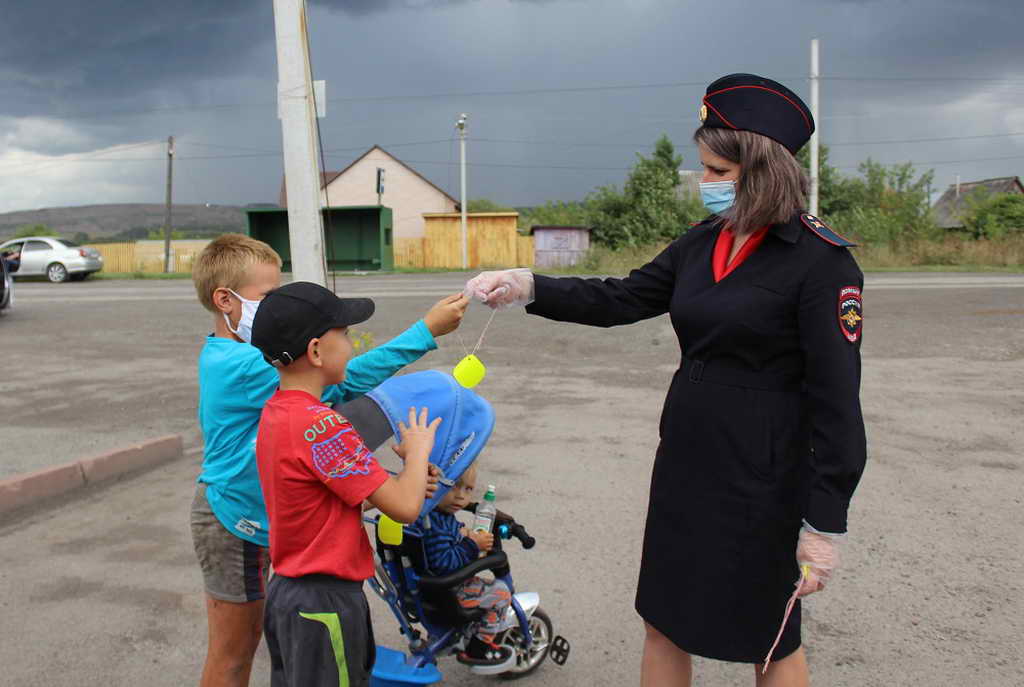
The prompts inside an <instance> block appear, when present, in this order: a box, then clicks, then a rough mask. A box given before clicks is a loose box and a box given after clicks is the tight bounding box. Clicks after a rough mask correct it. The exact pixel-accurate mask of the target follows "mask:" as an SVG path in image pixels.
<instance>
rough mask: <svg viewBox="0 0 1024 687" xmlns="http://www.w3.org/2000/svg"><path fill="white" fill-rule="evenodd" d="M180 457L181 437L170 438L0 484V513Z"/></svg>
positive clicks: (10, 478) (181, 449) (137, 445)
mask: <svg viewBox="0 0 1024 687" xmlns="http://www.w3.org/2000/svg"><path fill="white" fill-rule="evenodd" d="M182 455H183V448H182V441H181V436H180V435H178V434H171V435H168V436H164V437H159V438H157V439H153V440H152V441H147V442H145V443H142V444H136V445H134V446H129V447H127V448H123V449H120V450H117V451H111V452H110V453H104V454H102V455H99V456H94V457H92V458H83V459H82V460H78V461H75V462H73V463H65V464H64V465H58V466H56V467H52V468H44V469H42V470H36V471H35V472H29V473H27V474H24V475H15V476H14V477H8V478H7V479H2V480H0V513H8V512H10V511H14V510H18V509H20V508H24V507H25V506H29V505H32V504H34V503H37V502H39V501H42V500H44V499H49V498H52V497H54V496H59V495H60V494H65V493H67V492H69V491H73V490H75V489H80V488H81V487H84V486H86V485H90V484H96V483H98V482H103V481H105V480H108V479H112V478H114V477H118V476H120V475H123V474H125V473H128V472H134V471H135V470H141V469H142V468H147V467H152V466H154V465H158V464H160V463H163V462H166V461H168V460H172V459H174V458H180V457H181V456H182Z"/></svg>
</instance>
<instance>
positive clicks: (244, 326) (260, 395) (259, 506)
mask: <svg viewBox="0 0 1024 687" xmlns="http://www.w3.org/2000/svg"><path fill="white" fill-rule="evenodd" d="M192 279H193V282H194V283H195V287H196V293H197V296H198V297H199V302H200V303H202V305H203V307H205V308H206V309H207V310H209V311H210V312H211V313H213V317H214V333H213V334H211V335H210V336H208V337H207V339H206V344H205V345H204V346H203V349H202V351H201V352H200V354H199V425H200V428H201V429H202V433H203V441H204V454H203V465H202V470H201V472H200V474H199V478H198V480H197V481H198V484H197V488H196V494H195V499H194V501H193V503H192V510H191V526H192V540H193V545H194V546H195V550H196V556H197V558H198V559H199V565H200V568H202V571H203V582H204V587H205V590H206V596H207V599H206V609H207V619H208V625H209V641H208V647H207V656H206V662H205V665H204V667H203V676H202V680H201V683H200V685H201V687H211V686H213V685H246V684H248V681H249V672H250V670H251V668H252V661H253V656H254V655H255V653H256V647H257V646H258V645H259V641H260V636H261V631H262V622H263V604H264V596H265V592H264V590H265V588H266V579H267V567H268V561H269V554H268V548H267V547H268V545H269V540H268V532H267V529H268V526H267V511H266V505H265V504H264V501H263V494H262V491H261V490H260V482H259V474H258V471H257V467H256V452H255V444H256V433H257V429H258V426H259V420H260V413H261V412H262V410H263V406H264V404H265V402H266V401H267V399H269V398H270V397H271V396H272V395H273V394H274V392H275V391H276V390H277V386H278V383H279V378H278V373H277V370H275V369H274V368H273V367H272V366H270V365H269V364H268V363H267V362H265V361H264V359H263V355H262V353H260V351H259V350H258V349H256V348H255V347H253V346H251V345H250V344H249V341H250V338H251V334H252V331H251V327H252V322H253V317H254V316H255V314H256V309H257V307H258V306H259V302H260V300H261V299H262V298H263V296H264V295H266V293H267V292H268V291H271V290H272V289H275V288H277V287H279V286H280V285H281V258H280V257H279V256H278V255H277V253H276V252H275V251H274V250H273V249H272V248H271V247H270V246H268V245H267V244H265V243H263V242H262V241H257V240H255V239H253V238H250V237H248V236H243V235H241V234H226V235H224V236H221V237H219V238H218V239H216V240H215V241H213V242H211V243H210V244H209V245H208V246H207V247H206V248H205V249H203V251H202V253H200V255H199V256H198V258H197V259H196V262H195V265H194V266H193V271H192ZM468 303H469V301H468V300H467V299H466V298H465V297H464V296H462V295H461V294H456V295H453V296H449V297H447V298H445V299H443V300H441V301H440V302H438V303H437V304H436V305H435V306H434V307H433V308H431V309H430V311H429V312H427V314H426V316H424V318H423V319H422V320H419V321H418V322H416V323H415V324H413V325H412V326H411V327H410V328H409V329H408V330H406V331H405V332H403V333H402V334H400V335H399V336H397V337H395V338H394V339H392V340H391V341H389V342H387V343H386V344H383V345H381V346H379V347H377V348H374V349H372V350H370V351H367V352H366V353H364V354H363V355H360V356H357V357H355V358H353V359H352V360H351V362H349V364H348V368H347V374H346V377H345V381H344V383H343V384H341V385H335V386H331V387H328V388H327V389H326V390H325V392H324V395H323V397H322V399H321V400H322V401H323V402H324V403H327V404H330V405H333V404H338V403H344V402H346V401H349V400H352V399H353V398H357V397H359V396H361V395H363V394H365V393H366V392H367V391H370V390H371V389H373V388H374V387H376V386H377V385H379V384H380V383H381V382H383V381H384V380H386V379H387V378H389V377H390V376H392V375H393V374H395V372H397V371H398V370H400V369H401V368H402V367H404V366H406V365H408V364H409V363H412V362H414V361H416V360H418V359H419V358H420V357H422V356H423V355H424V354H425V353H426V352H428V351H431V350H433V349H435V348H437V344H436V343H435V337H437V336H442V335H444V334H447V333H449V332H451V331H453V330H454V329H455V328H457V327H458V326H459V323H460V321H461V319H462V315H463V313H464V312H465V309H466V306H467V305H468Z"/></svg>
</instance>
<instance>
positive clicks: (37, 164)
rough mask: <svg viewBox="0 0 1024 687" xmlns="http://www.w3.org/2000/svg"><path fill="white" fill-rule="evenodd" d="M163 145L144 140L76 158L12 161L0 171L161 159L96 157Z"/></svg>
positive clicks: (0, 168)
mask: <svg viewBox="0 0 1024 687" xmlns="http://www.w3.org/2000/svg"><path fill="white" fill-rule="evenodd" d="M154 145H161V146H162V145H164V142H163V141H146V142H144V143H132V144H128V145H123V146H116V148H117V150H111V149H104V150H94V151H92V152H91V153H82V154H81V156H80V157H78V158H74V157H73V158H70V159H68V158H57V159H51V160H32V161H27V162H14V163H10V164H6V165H0V171H3V170H7V169H22V168H25V167H29V168H30V169H38V168H45V167H51V166H53V165H59V164H63V163H65V162H117V161H118V160H120V159H148V160H161V161H162V160H163V159H164V158H162V157H161V158H97V157H96V156H98V155H112V154H116V153H119V152H121V151H125V150H135V149H137V148H145V147H146V146H154Z"/></svg>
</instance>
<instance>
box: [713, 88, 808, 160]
mask: <svg viewBox="0 0 1024 687" xmlns="http://www.w3.org/2000/svg"><path fill="white" fill-rule="evenodd" d="M703 103H704V104H703V105H702V106H701V108H700V120H701V122H702V123H703V124H704V126H709V127H715V128H718V129H740V130H743V131H753V132H754V133H757V134H761V135H763V136H767V137H768V138H771V139H774V140H776V141H778V142H779V143H781V144H782V145H784V146H786V149H787V150H789V152H791V153H793V154H794V155H796V152H797V151H798V150H800V148H802V147H803V145H804V144H805V143H807V141H808V140H809V139H810V138H811V134H813V133H814V117H813V116H811V111H810V110H809V109H808V108H807V106H806V105H804V101H803V100H800V97H799V96H798V95H797V94H796V93H794V92H793V91H791V90H789V89H788V88H786V87H785V86H783V85H782V84H780V83H779V82H777V81H772V80H771V79H766V78H764V77H762V76H757V75H755V74H730V75H729V76H723V77H722V78H721V79H718V80H717V81H715V82H714V83H712V84H711V85H710V86H708V90H707V93H706V94H705V96H704V101H703Z"/></svg>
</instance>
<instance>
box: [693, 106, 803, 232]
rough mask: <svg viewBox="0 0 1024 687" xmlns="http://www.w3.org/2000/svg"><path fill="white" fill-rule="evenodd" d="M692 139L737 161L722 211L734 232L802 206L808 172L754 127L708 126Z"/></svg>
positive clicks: (787, 216) (761, 224) (777, 221)
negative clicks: (730, 196)
mask: <svg viewBox="0 0 1024 687" xmlns="http://www.w3.org/2000/svg"><path fill="white" fill-rule="evenodd" d="M693 140H694V142H695V143H697V144H703V145H705V146H707V148H708V150H710V151H711V152H712V153H714V154H715V155H717V156H719V157H724V158H725V159H726V160H728V161H729V162H735V163H736V164H738V165H740V177H739V179H737V180H736V202H735V203H733V206H732V207H730V208H729V209H728V210H726V211H724V212H722V213H721V218H722V221H723V222H724V223H726V224H728V225H729V227H730V228H731V229H732V230H733V232H735V233H736V234H740V235H742V234H749V233H750V232H753V231H757V230H758V229H760V228H761V227H764V226H768V225H770V224H780V223H782V222H788V221H789V219H790V218H791V217H792V216H793V215H794V214H795V213H797V212H801V211H802V210H804V209H805V208H806V207H807V191H808V187H809V182H808V180H807V173H806V172H804V169H803V167H801V166H800V163H799V162H798V161H797V159H796V158H795V157H794V156H793V154H792V153H790V152H789V150H787V149H786V147H785V146H783V145H782V144H781V143H779V142H778V141H775V140H774V139H771V138H768V137H767V136H762V135H761V134H756V133H754V132H753V131H742V130H733V129H720V128H717V127H708V126H702V127H701V128H699V129H697V131H695V132H694V134H693Z"/></svg>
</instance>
